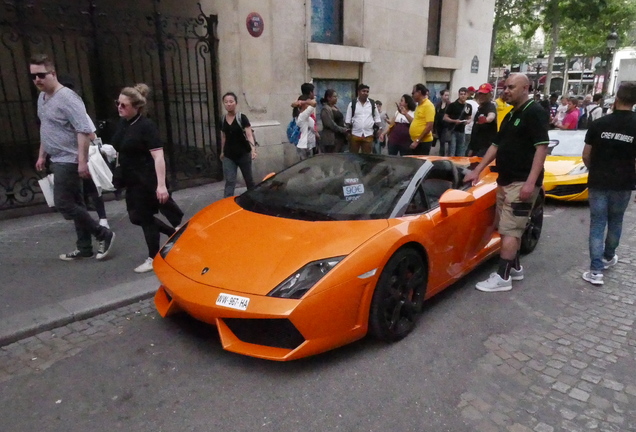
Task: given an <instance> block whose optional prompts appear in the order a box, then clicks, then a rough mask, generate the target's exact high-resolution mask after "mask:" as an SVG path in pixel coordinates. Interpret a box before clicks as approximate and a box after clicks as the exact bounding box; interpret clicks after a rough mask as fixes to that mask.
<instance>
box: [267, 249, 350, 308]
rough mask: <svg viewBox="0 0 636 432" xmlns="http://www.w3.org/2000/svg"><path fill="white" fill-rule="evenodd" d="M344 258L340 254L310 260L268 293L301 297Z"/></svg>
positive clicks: (271, 295)
mask: <svg viewBox="0 0 636 432" xmlns="http://www.w3.org/2000/svg"><path fill="white" fill-rule="evenodd" d="M343 259H344V256H340V257H334V258H327V259H323V260H319V261H313V262H310V263H309V264H307V265H306V266H304V267H303V268H301V269H300V270H298V271H297V272H295V273H294V274H293V275H291V276H290V277H288V278H287V279H285V280H284V281H283V282H281V283H280V285H278V286H277V287H276V288H274V289H273V290H271V291H270V292H269V294H267V295H268V296H269V297H279V298H290V299H299V298H301V297H302V296H303V295H305V293H306V292H307V291H309V290H310V289H311V287H313V286H314V285H315V284H316V283H317V282H318V281H319V280H320V279H322V278H323V276H324V275H326V274H327V273H329V271H330V270H331V269H332V268H334V267H335V266H336V265H337V264H338V263H339V262H340V261H342V260H343Z"/></svg>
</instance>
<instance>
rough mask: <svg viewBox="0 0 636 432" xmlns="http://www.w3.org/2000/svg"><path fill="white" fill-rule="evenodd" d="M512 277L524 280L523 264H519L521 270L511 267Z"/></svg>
mask: <svg viewBox="0 0 636 432" xmlns="http://www.w3.org/2000/svg"><path fill="white" fill-rule="evenodd" d="M510 278H511V279H512V280H516V281H520V280H523V266H519V270H517V269H515V268H514V267H513V268H511V269H510Z"/></svg>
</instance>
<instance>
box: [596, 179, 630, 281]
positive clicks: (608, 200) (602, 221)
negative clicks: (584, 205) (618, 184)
mask: <svg viewBox="0 0 636 432" xmlns="http://www.w3.org/2000/svg"><path fill="white" fill-rule="evenodd" d="M631 195H632V191H630V190H626V191H614V190H604V189H589V198H588V200H589V203H590V260H591V264H590V270H592V271H593V272H599V273H602V272H603V261H602V258H605V259H606V260H611V259H612V258H613V257H614V254H615V253H616V248H617V247H618V243H619V241H620V239H621V232H622V230H623V216H624V215H625V210H626V209H627V205H628V204H629V199H630V197H631ZM605 227H607V236H606V237H605V239H604V238H603V237H604V236H605Z"/></svg>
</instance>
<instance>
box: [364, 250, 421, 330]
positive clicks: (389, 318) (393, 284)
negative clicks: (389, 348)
mask: <svg viewBox="0 0 636 432" xmlns="http://www.w3.org/2000/svg"><path fill="white" fill-rule="evenodd" d="M427 282H428V271H427V268H426V264H425V263H424V260H423V258H422V256H421V255H420V254H419V253H418V252H417V251H415V250H414V249H412V248H408V247H407V248H403V249H400V250H398V251H397V252H396V253H395V255H393V256H392V257H391V259H389V261H388V262H387V264H386V266H385V267H384V270H382V274H381V275H380V278H379V279H378V283H377V285H376V287H375V291H374V293H373V299H372V301H371V309H370V311H369V332H370V333H371V334H372V335H373V336H374V337H376V338H378V339H380V340H383V341H385V342H395V341H398V340H400V339H402V338H404V337H405V336H406V335H408V334H409V333H410V332H411V330H413V328H414V327H415V324H416V322H417V318H418V315H419V313H420V312H421V310H422V303H423V302H424V294H425V293H426V284H427Z"/></svg>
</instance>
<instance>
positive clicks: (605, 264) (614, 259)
mask: <svg viewBox="0 0 636 432" xmlns="http://www.w3.org/2000/svg"><path fill="white" fill-rule="evenodd" d="M601 261H603V268H604V269H605V270H607V269H608V268H610V267H614V266H615V265H616V263H617V262H618V255H614V256H613V257H612V259H611V260H606V259H605V258H603V259H602V260H601Z"/></svg>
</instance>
